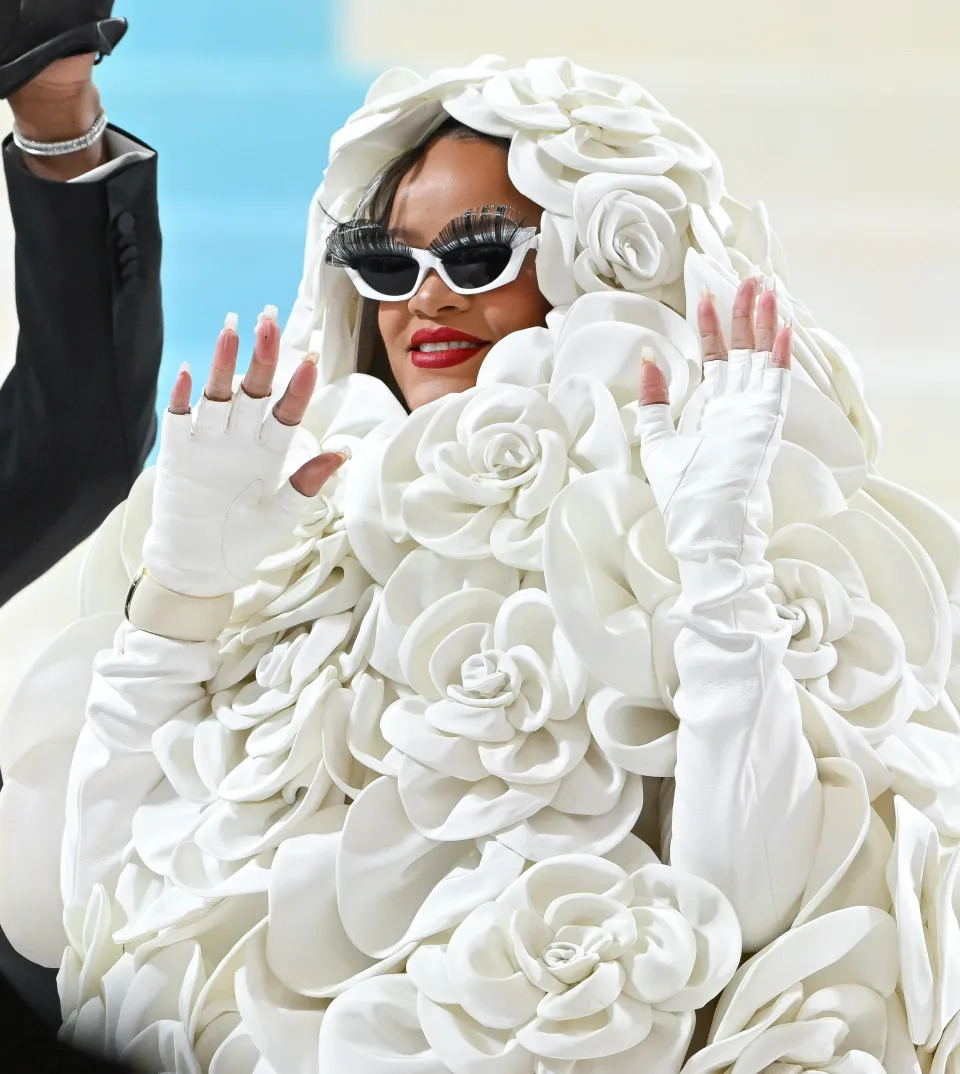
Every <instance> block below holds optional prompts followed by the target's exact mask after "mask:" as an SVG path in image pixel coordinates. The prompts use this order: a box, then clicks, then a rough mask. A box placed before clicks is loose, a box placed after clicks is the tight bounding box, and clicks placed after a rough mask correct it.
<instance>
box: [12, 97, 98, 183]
mask: <svg viewBox="0 0 960 1074" xmlns="http://www.w3.org/2000/svg"><path fill="white" fill-rule="evenodd" d="M10 106H11V108H12V110H13V118H14V122H15V123H16V125H17V130H18V131H19V132H20V134H22V135H23V136H24V137H25V138H29V139H30V140H31V141H35V142H65V141H68V140H70V139H72V138H79V137H81V136H82V135H83V134H85V133H86V132H87V131H88V130H89V129H90V128H91V127H92V126H93V124H94V122H95V121H96V119H97V117H98V116H99V115H100V93H99V91H98V90H97V87H96V86H95V85H94V84H93V81H92V80H87V81H86V82H84V83H82V84H80V85H63V84H52V85H51V84H46V83H44V82H43V80H42V78H38V79H35V80H34V81H33V82H30V83H28V84H27V85H26V86H24V87H23V89H22V90H19V91H18V92H17V93H15V94H13V95H12V96H11V97H10ZM23 159H24V163H25V164H26V166H27V167H28V168H29V169H30V171H32V172H33V173H34V174H35V175H39V176H41V177H42V178H44V179H60V180H68V179H76V178H77V177H78V176H80V175H83V174H84V173H86V172H88V171H91V170H92V169H93V168H96V167H98V166H99V165H100V164H103V163H104V162H105V161H106V160H107V149H106V145H105V142H104V139H103V138H102V137H101V138H98V139H97V141H96V142H95V143H94V144H93V145H92V146H90V147H89V148H87V149H82V150H80V151H79V152H77V153H69V154H67V155H65V156H60V157H37V156H31V155H30V154H29V153H24V154H23Z"/></svg>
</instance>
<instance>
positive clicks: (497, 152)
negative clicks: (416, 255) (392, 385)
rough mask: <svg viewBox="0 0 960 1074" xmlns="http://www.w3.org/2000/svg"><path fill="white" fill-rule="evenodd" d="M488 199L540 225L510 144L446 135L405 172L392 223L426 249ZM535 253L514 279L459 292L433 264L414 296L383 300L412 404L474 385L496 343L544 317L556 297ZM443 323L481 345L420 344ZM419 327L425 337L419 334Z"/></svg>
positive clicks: (395, 364) (385, 330)
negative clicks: (541, 282) (540, 277)
mask: <svg viewBox="0 0 960 1074" xmlns="http://www.w3.org/2000/svg"><path fill="white" fill-rule="evenodd" d="M486 205H503V206H507V207H508V208H509V209H511V210H513V213H514V214H515V215H516V216H517V217H519V219H520V222H521V223H522V224H523V225H524V226H525V227H539V225H540V216H541V213H542V212H543V210H542V209H541V208H540V207H539V206H538V205H536V204H535V203H534V202H532V201H531V200H530V199H529V198H525V197H524V196H523V195H522V194H521V193H520V192H519V191H518V190H517V189H516V187H514V185H513V184H512V183H511V182H510V179H509V178H508V176H507V154H506V151H505V150H504V149H502V148H501V147H500V146H498V145H495V144H494V143H492V142H485V141H479V140H477V139H470V140H458V139H456V138H444V139H441V140H440V141H439V142H436V143H435V144H434V145H433V146H431V147H430V149H429V150H428V151H427V153H426V154H425V156H424V158H423V160H422V161H421V162H420V163H419V164H418V165H417V166H416V167H414V168H413V169H412V170H411V171H410V172H409V173H408V174H407V175H406V176H405V177H404V179H403V180H402V182H401V184H400V186H399V188H398V190H397V196H396V198H395V199H394V203H393V211H392V212H391V214H390V221H389V227H390V230H391V232H392V233H393V234H394V235H395V236H396V238H398V239H399V240H400V241H402V242H405V243H407V244H408V245H410V246H414V247H417V248H419V249H422V250H423V249H426V248H427V247H428V246H429V245H430V243H431V242H433V240H434V239H435V238H436V237H437V235H438V234H439V233H440V232H441V231H442V230H443V229H444V227H446V225H447V224H449V223H450V221H451V220H453V219H455V218H456V217H459V216H462V215H463V213H465V212H466V211H467V210H468V209H474V210H476V209H480V208H482V207H483V206H486ZM534 257H535V255H534V254H533V253H532V252H531V253H530V254H528V255H527V258H526V261H525V262H524V265H523V268H522V269H521V270H520V275H519V276H518V277H517V278H516V280H514V281H513V283H508V284H506V285H505V286H503V287H498V288H496V289H495V290H493V291H485V292H484V293H483V294H479V295H458V294H457V293H456V291H452V290H451V289H450V288H449V287H448V286H447V285H446V284H445V283H444V282H443V280H441V279H440V277H439V276H438V275H437V274H436V272H431V273H430V274H429V275H428V276H427V277H426V279H425V280H424V281H423V284H422V285H421V287H420V290H419V291H418V292H417V293H416V294H415V295H414V296H413V298H411V299H409V300H407V301H406V302H381V303H380V313H379V317H378V324H379V327H380V334H381V336H382V337H383V342H384V345H385V346H386V349H387V357H388V358H389V360H390V368H391V369H392V370H393V375H394V377H395V378H396V381H397V384H398V386H399V388H400V390H401V392H403V397H404V399H406V401H407V406H408V407H409V408H410V409H411V410H415V409H416V408H417V407H421V406H423V405H424V404H425V403H429V402H431V401H432V400H433V399H438V398H439V397H440V396H442V395H447V394H448V393H450V392H462V391H464V390H465V389H467V388H471V387H473V385H474V384H476V382H477V373H478V371H479V369H480V366H481V364H482V362H483V360H484V358H486V356H487V353H488V351H489V350H490V347H491V346H493V344H494V343H496V342H498V341H499V340H501V339H503V338H504V336H508V335H509V334H510V333H511V332H517V331H519V330H520V329H523V328H532V327H533V326H534V325H540V324H543V323H544V320H545V319H546V316H547V312H548V311H549V309H550V305H549V303H548V302H547V300H546V299H545V298H544V297H543V295H541V294H540V290H539V288H538V287H537V274H536V268H535V264H534ZM438 329H449V330H451V331H450V336H451V337H453V336H454V335H455V334H460V337H461V339H464V338H465V339H466V340H470V339H474V340H476V341H477V347H476V348H470V349H452V350H450V351H447V352H440V353H437V352H436V350H435V349H434V347H430V348H429V349H428V350H427V351H425V352H424V351H420V350H418V346H419V345H420V344H421V342H422V339H423V334H424V333H435V334H439V335H440V336H442V335H444V334H445V333H443V332H441V333H437V330H438ZM418 333H419V334H420V338H415V337H417V336H418ZM435 342H437V343H439V342H444V340H442V339H441V340H438V341H435Z"/></svg>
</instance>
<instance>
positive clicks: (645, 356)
mask: <svg viewBox="0 0 960 1074" xmlns="http://www.w3.org/2000/svg"><path fill="white" fill-rule="evenodd" d="M656 360H657V354H656V351H655V350H654V349H653V347H648V346H646V345H644V346H643V347H641V348H640V361H641V362H642V363H643V364H644V365H646V364H647V362H655V361H656Z"/></svg>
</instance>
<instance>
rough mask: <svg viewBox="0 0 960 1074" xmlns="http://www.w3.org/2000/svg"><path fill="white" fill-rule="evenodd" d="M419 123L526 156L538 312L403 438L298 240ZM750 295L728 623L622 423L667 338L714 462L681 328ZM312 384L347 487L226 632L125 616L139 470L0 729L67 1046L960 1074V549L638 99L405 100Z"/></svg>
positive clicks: (293, 541)
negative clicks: (342, 226)
mask: <svg viewBox="0 0 960 1074" xmlns="http://www.w3.org/2000/svg"><path fill="white" fill-rule="evenodd" d="M447 116H454V117H456V118H457V119H459V120H461V121H462V122H464V123H466V124H468V125H469V126H471V127H473V128H475V129H477V130H481V131H485V132H488V133H491V134H495V135H498V136H502V137H508V138H510V139H511V149H510V155H509V169H510V175H511V177H512V179H513V181H514V183H515V184H516V186H517V187H518V188H519V189H520V190H521V191H522V192H523V193H524V194H526V195H528V196H529V197H531V198H532V199H533V200H535V201H536V202H537V203H538V204H540V205H542V206H543V207H544V209H545V213H544V216H543V222H542V239H541V247H540V251H539V254H538V259H537V272H538V279H539V283H540V287H541V290H542V291H543V293H544V294H545V295H546V297H547V298H548V300H549V301H550V302H551V303H552V305H553V306H554V309H553V311H552V312H551V314H550V315H549V316H548V318H547V324H546V326H544V327H539V328H532V329H528V330H526V331H524V332H518V333H516V334H514V335H513V336H510V337H507V338H506V339H504V340H503V341H501V342H500V343H499V344H498V345H497V346H496V347H494V348H493V349H492V350H491V352H490V354H489V356H488V358H487V359H486V360H485V362H484V365H483V368H482V370H481V373H480V376H479V379H478V384H477V386H476V387H475V388H473V389H471V390H470V391H467V392H464V393H462V394H456V395H449V396H447V397H445V398H442V399H440V400H437V401H436V402H435V403H432V404H430V405H429V406H427V407H424V408H423V409H422V410H419V411H416V412H415V413H413V414H412V415H409V416H407V415H405V414H404V413H403V411H402V409H401V408H400V406H399V405H398V404H397V403H396V401H395V400H394V399H393V398H392V396H390V394H389V392H388V391H387V389H386V388H385V386H384V385H383V384H381V383H379V382H378V381H375V380H372V379H371V378H369V377H366V376H363V375H359V374H357V373H356V372H355V369H356V344H357V337H358V332H359V323H358V317H357V307H356V301H355V296H354V293H353V291H352V287H351V285H350V283H349V281H348V280H347V279H346V276H345V274H344V273H343V272H342V270H339V269H336V268H333V267H331V266H327V265H325V264H324V259H323V257H324V243H325V239H326V235H327V234H328V230H329V228H330V226H331V224H330V219H329V217H328V216H327V215H326V214H325V213H324V212H323V211H321V206H322V207H323V209H324V210H326V211H327V212H329V213H330V214H332V216H333V217H340V218H343V217H346V216H348V215H349V214H350V213H351V212H352V211H353V209H354V208H355V207H356V204H357V202H358V199H359V197H360V196H361V194H362V192H363V190H364V189H365V188H366V186H367V184H368V183H369V181H370V179H371V177H372V176H373V175H374V173H375V172H376V171H377V170H378V169H379V168H380V167H381V166H382V165H383V164H385V163H386V162H387V161H389V160H390V159H391V158H392V157H393V156H395V155H396V154H397V153H399V152H401V151H403V150H405V149H407V148H409V147H410V146H412V145H415V144H416V143H417V142H418V141H420V140H421V138H422V137H423V136H424V135H425V134H427V133H428V132H429V131H431V130H432V129H434V128H435V127H436V126H437V125H439V123H440V122H442V121H443V119H444V118H446V117H447ZM754 274H763V275H767V276H774V277H775V278H776V279H777V284H778V296H779V302H780V311H781V314H782V316H784V317H792V318H793V322H794V350H793V374H792V384H791V389H790V401H789V407H788V408H787V411H786V414H785V416H784V419H783V423H782V444H781V445H780V447H779V450H778V451H776V452H775V453H773V454H771V456H770V457H769V458H767V459H765V461H764V466H765V468H762V467H760V468H758V469H757V471H756V475H755V476H757V478H758V480H757V483H756V488H755V489H754V490H753V492H754V495H753V498H752V499H751V501H750V513H749V519H748V521H749V527H747V529H746V530H745V532H748V535H749V537H750V542H751V545H750V547H751V549H752V553H751V558H750V559H749V563H747V561H746V560H744V561H743V564H746V565H747V567H748V569H746V570H745V571H744V572H743V573H742V574H738V575H737V578H738V579H739V583H743V584H742V585H739V583H738V585H739V588H738V587H734V588H732V589H729V588H728V589H727V590H726V591H724V590H723V585H724V584H727V583H729V581H730V578H729V575H726V574H724V573H723V568H721V569H720V573H719V574H717V573H714V566H713V565H711V564H709V563H708V564H704V563H702V562H701V563H698V562H696V561H695V558H694V559H691V557H689V556H686V555H685V554H684V543H683V541H680V542H679V543H678V540H677V539H676V532H675V529H670V526H669V519H668V524H667V525H666V526H665V522H664V512H663V511H661V509H660V507H658V505H657V503H658V501H657V495H658V494H659V491H660V490H658V489H656V488H651V485H650V483H649V482H648V479H647V477H648V475H647V473H646V471H645V469H644V465H643V460H642V458H641V446H643V439H644V427H645V424H646V425H647V427H649V422H648V416H644V415H642V414H641V412H640V410H639V408H638V405H637V401H636V396H637V386H638V383H639V377H640V364H641V351H642V349H643V348H644V347H645V346H650V347H653V349H654V351H655V353H656V355H657V360H658V362H659V363H660V365H661V368H662V369H663V370H664V372H665V373H666V375H667V378H668V381H669V385H670V403H669V407H668V410H669V416H670V417H671V418H673V419H676V420H677V421H678V422H679V429H680V434H681V436H693V437H695V436H697V435H699V433H698V430H699V429H700V417H701V414H702V412H703V411H704V408H705V407H706V406H709V398H710V393H711V390H714V389H715V388H716V385H713V386H712V387H711V385H710V384H709V383H708V382H707V383H705V382H704V376H703V369H702V366H701V360H700V354H699V345H698V338H697V332H696V325H695V316H694V311H695V306H696V301H697V299H698V298H699V295H700V293H701V290H702V288H703V287H704V286H709V287H710V289H711V290H712V291H713V292H714V294H715V295H716V296H717V304H718V307H719V311H720V315H721V318H722V320H723V321H724V323H727V322H728V321H729V314H730V307H731V303H732V299H733V295H734V293H735V290H736V286H737V284H738V282H739V280H741V279H742V278H745V277H746V276H748V275H754ZM308 350H317V351H319V353H320V354H321V362H320V372H321V381H322V385H323V386H322V389H321V390H320V391H319V392H318V394H317V396H316V398H315V399H314V401H313V403H312V405H311V408H310V411H309V413H308V415H307V418H306V420H305V422H304V428H303V433H302V435H301V436H300V437H298V440H297V442H296V443H295V445H294V448H293V453H292V456H291V458H290V459H289V460H288V463H287V468H288V469H292V464H293V463H294V462H295V461H298V460H301V459H302V458H305V457H308V456H309V455H310V454H313V453H314V452H315V451H316V450H318V447H319V445H321V444H322V446H323V448H324V449H327V450H329V449H337V448H341V447H350V448H351V450H352V453H353V457H352V460H351V461H350V462H349V463H348V464H347V465H346V466H345V467H344V468H343V469H342V470H341V471H340V472H338V474H337V475H336V476H335V477H334V478H333V479H331V481H330V482H328V484H327V486H326V487H325V488H324V490H323V492H322V494H321V495H320V496H319V497H318V498H317V501H316V503H315V504H314V505H313V508H312V510H311V511H310V513H309V514H308V515H307V516H306V517H305V518H304V519H302V521H301V522H300V524H299V525H298V526H297V528H296V530H295V532H294V533H292V534H291V535H290V540H289V541H288V543H287V545H286V547H284V548H282V549H281V550H280V551H278V552H277V553H276V554H274V555H272V556H270V557H269V558H268V559H267V560H264V561H263V562H261V563H260V564H259V566H258V568H257V570H256V572H255V575H254V577H253V579H252V580H251V581H250V583H249V584H248V585H246V586H245V587H244V588H243V589H241V590H240V592H239V593H238V598H237V602H236V607H235V612H234V618H233V620H232V622H231V624H230V626H229V627H228V629H227V631H226V632H225V633H224V634H223V636H222V637H221V638H220V639H219V641H218V642H210V643H198V644H189V643H182V642H175V641H169V640H166V639H163V638H157V637H153V636H151V635H148V634H144V633H142V632H139V631H136V630H133V629H132V628H131V627H130V626H129V625H127V624H124V623H123V622H122V606H123V596H124V592H125V589H126V586H127V584H128V582H129V579H130V578H131V577H132V575H133V573H134V572H135V571H136V569H137V568H138V566H139V564H140V561H141V559H142V548H143V540H144V535H145V533H146V531H147V529H148V527H149V524H150V510H151V507H150V504H151V499H152V484H153V475H152V473H151V472H148V473H146V474H145V475H144V476H143V477H142V478H141V479H140V481H139V482H138V484H137V486H136V487H135V489H134V491H133V493H132V494H131V497H130V499H129V500H128V501H127V503H126V504H125V505H122V506H121V507H120V508H118V509H117V511H115V512H114V514H113V515H112V516H111V517H110V519H108V520H107V522H106V523H104V526H103V527H102V528H101V531H100V533H99V534H98V536H97V538H96V540H95V541H94V544H93V546H92V549H91V552H90V556H89V559H88V562H87V565H86V568H85V571H84V576H83V582H82V585H83V589H82V606H83V612H84V617H83V618H82V619H81V620H80V621H79V622H78V623H76V624H74V625H73V626H71V627H70V628H69V629H68V630H67V631H66V632H65V633H64V634H63V635H61V636H60V637H58V638H56V639H52V640H51V643H50V645H49V648H48V650H47V652H46V653H45V654H44V656H43V657H42V658H41V659H40V660H39V661H38V662H37V663H36V664H35V666H34V667H32V668H31V669H29V670H28V672H27V673H26V674H25V676H24V679H23V682H22V683H21V685H20V687H19V689H18V690H17V693H16V695H15V697H14V699H13V701H12V703H11V705H10V708H9V710H8V711H7V712H6V713H5V714H4V716H3V719H2V722H0V768H2V770H3V773H4V788H3V790H2V792H0V870H2V872H3V875H4V877H5V880H4V884H3V885H2V893H0V925H2V926H3V928H4V930H5V932H6V933H7V935H8V936H10V937H11V939H12V940H13V942H14V943H15V944H16V945H17V946H18V947H19V948H20V950H22V951H23V952H24V953H25V954H27V955H28V956H30V957H32V958H34V959H36V960H38V961H41V962H43V963H45V964H47V965H59V966H60V990H61V997H62V1003H63V1012H64V1019H65V1026H64V1035H65V1036H66V1037H67V1038H68V1039H71V1040H73V1041H75V1042H76V1043H78V1044H84V1045H86V1046H88V1047H94V1048H98V1049H100V1050H103V1051H106V1052H108V1053H110V1054H112V1055H116V1056H119V1057H121V1058H123V1059H126V1060H128V1061H130V1062H133V1063H135V1064H136V1065H137V1066H139V1067H140V1068H142V1069H144V1070H147V1071H152V1072H169V1074H207V1072H209V1074H333V1072H336V1074H339V1072H340V1071H350V1072H356V1074H381V1072H386V1074H389V1072H392V1071H396V1072H397V1074H443V1072H446V1071H453V1072H455V1074H626V1072H631V1074H633V1072H635V1071H639V1070H642V1071H650V1072H657V1074H661V1072H663V1074H668V1072H669V1074H675V1072H677V1071H679V1070H681V1069H683V1070H685V1071H686V1074H707V1072H714V1071H736V1074H752V1072H760V1071H764V1070H778V1071H779V1070H782V1071H787V1070H789V1071H792V1072H800V1071H827V1072H830V1074H879V1072H881V1071H887V1072H893V1074H907V1072H909V1074H917V1072H919V1071H921V1070H922V1071H933V1072H935V1074H956V1072H957V1071H958V1070H960V978H958V967H960V853H958V845H960V779H958V773H960V715H958V712H957V707H956V705H957V702H958V700H960V659H958V650H957V636H958V633H960V626H958V624H960V527H958V525H957V524H956V523H955V522H954V521H953V520H952V519H950V518H948V517H947V516H946V515H944V514H943V513H942V512H941V511H939V510H938V509H937V508H936V507H935V506H933V505H931V504H930V503H928V502H926V501H925V500H923V499H922V498H921V497H919V496H917V495H916V494H914V493H912V492H911V491H909V490H908V489H904V488H901V487H898V486H896V485H894V484H892V483H890V482H889V481H887V480H885V479H884V478H883V477H882V476H881V473H880V472H879V471H878V469H877V465H876V456H877V447H878V432H877V429H876V424H875V422H874V420H873V418H872V416H871V414H870V412H869V409H868V407H867V405H866V403H865V401H864V397H863V385H862V381H861V377H860V374H859V371H858V370H857V367H856V366H855V364H854V363H853V361H852V359H851V358H850V356H849V355H848V354H847V352H846V351H845V349H844V348H843V346H842V344H840V343H839V341H837V340H836V339H834V338H833V337H832V336H830V335H829V334H828V333H826V332H825V331H823V330H822V329H821V328H819V327H818V325H817V324H816V322H815V321H814V320H813V317H812V316H811V314H810V313H809V311H807V309H806V308H805V307H804V306H803V305H802V303H801V302H800V301H799V300H798V299H796V298H795V296H793V295H792V294H791V292H790V290H789V288H788V287H787V286H786V283H785V281H784V265H783V259H782V254H781V251H780V247H779V244H778V242H777V239H776V236H775V234H774V233H773V231H772V230H771V228H770V225H769V222H768V220H767V216H766V212H765V210H764V208H763V206H762V205H757V206H754V207H747V206H744V205H742V204H740V203H739V202H737V201H735V200H734V199H733V198H732V197H731V196H730V195H729V194H728V193H727V192H726V190H725V187H724V183H723V175H722V171H721V168H720V164H719V161H718V160H717V158H716V156H715V155H714V153H713V152H712V151H711V150H710V148H709V147H708V146H707V144H706V143H705V142H704V141H703V140H702V139H701V138H700V137H699V136H698V135H697V134H696V133H695V132H693V131H692V130H690V129H689V128H688V127H686V126H685V125H684V124H683V123H681V122H680V121H679V120H677V119H676V118H674V117H673V116H671V115H670V114H669V113H668V112H667V111H666V110H665V109H664V108H663V107H662V106H661V105H660V104H659V103H658V102H657V101H656V100H654V99H653V98H652V97H651V96H650V95H649V94H648V93H647V92H646V91H645V90H643V89H642V88H641V87H640V86H638V85H637V84H636V83H634V82H631V81H630V80H627V79H623V78H618V77H615V76H610V75H605V74H601V73H597V72H593V71H588V70H586V69H584V68H582V67H579V66H577V65H576V64H573V63H571V62H569V61H567V60H561V59H550V60H532V61H530V62H529V63H527V64H526V65H524V66H523V67H521V68H517V69H508V68H506V67H505V65H504V64H503V62H502V61H500V60H499V59H497V58H496V57H489V56H488V57H482V58H480V59H479V60H478V61H476V62H475V63H473V64H471V65H469V66H468V67H465V68H460V69H445V70H443V71H439V72H436V73H435V74H434V75H431V76H429V77H427V78H422V77H420V76H419V75H416V74H415V73H413V72H411V71H407V70H403V69H401V70H394V71H391V72H388V73H386V74H385V75H383V76H382V77H381V78H380V79H378V80H377V82H376V83H375V84H374V86H373V87H372V88H371V90H370V92H369V94H368V98H367V101H366V103H365V104H364V106H363V108H362V109H361V110H360V111H359V112H357V113H356V114H355V115H354V116H352V117H351V118H350V119H349V121H348V122H347V123H346V125H345V126H344V127H343V129H342V130H341V131H339V132H338V133H337V135H335V137H334V139H333V141H332V143H331V159H330V166H329V168H328V170H327V172H326V175H325V177H324V183H323V186H322V187H321V189H320V191H319V193H318V196H317V198H316V200H315V202H314V207H313V210H312V214H311V219H310V225H309V233H308V241H307V252H306V263H305V275H304V279H303V283H302V285H301V288H300V293H299V296H298V300H297V303H296V306H295V308H294V312H293V315H292V317H291V319H290V322H289V324H288V326H287V330H286V332H285V336H284V363H285V368H286V371H287V372H289V370H290V369H291V368H292V366H293V363H295V362H296V361H297V360H298V358H299V357H302V356H303V354H305V353H306V352H307V351H308ZM750 360H751V359H750V358H749V356H746V357H744V356H734V358H733V360H732V362H731V366H730V369H731V370H733V369H738V370H739V371H740V373H741V374H742V375H747V374H748V364H749V361H750ZM710 375H713V374H712V373H711V374H710ZM644 457H645V458H647V457H648V456H647V453H646V450H645V451H644ZM767 463H768V464H769V465H767ZM708 472H709V471H708ZM651 476H653V466H652V464H651ZM708 491H709V490H708ZM707 499H709V497H708V498H707ZM661 507H665V504H664V503H661ZM718 511H720V512H721V513H722V505H720V506H717V505H713V506H711V507H709V509H708V508H707V506H706V501H705V503H704V510H703V512H702V513H701V515H700V516H699V521H700V522H704V521H706V522H710V521H711V520H712V519H717V518H719V515H718V514H717V512H718ZM666 513H667V514H668V515H669V511H667V512H666ZM741 551H742V549H741ZM738 554H739V553H738ZM744 580H745V581H744ZM718 586H719V587H720V588H718ZM705 593H712V594H713V599H711V600H705V599H704V594H705ZM718 593H719V594H721V595H720V596H717V594H718ZM743 615H745V616H747V618H746V619H742V618H737V617H738V616H743ZM731 623H734V626H735V629H731ZM111 637H113V641H112V643H111ZM634 831H636V832H641V831H642V832H643V835H644V839H645V840H646V841H641V839H640V838H638V835H635V834H632V833H633V832H634ZM58 877H59V881H58V879H57V878H58ZM738 967H739V968H738Z"/></svg>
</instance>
